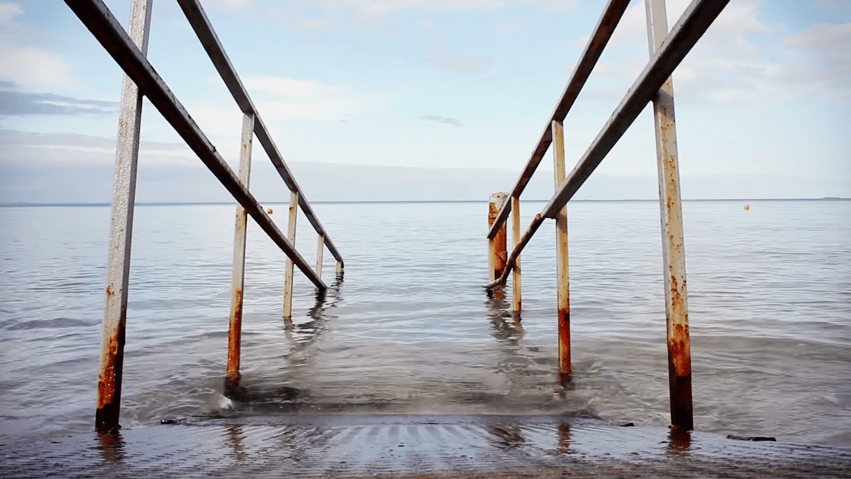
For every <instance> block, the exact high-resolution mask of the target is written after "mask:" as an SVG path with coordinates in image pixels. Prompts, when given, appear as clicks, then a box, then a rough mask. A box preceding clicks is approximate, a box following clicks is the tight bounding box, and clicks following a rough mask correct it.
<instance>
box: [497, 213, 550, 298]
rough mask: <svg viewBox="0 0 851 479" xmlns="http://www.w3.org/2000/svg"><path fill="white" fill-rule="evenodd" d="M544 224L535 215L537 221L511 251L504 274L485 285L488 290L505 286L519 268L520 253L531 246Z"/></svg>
mask: <svg viewBox="0 0 851 479" xmlns="http://www.w3.org/2000/svg"><path fill="white" fill-rule="evenodd" d="M543 222H544V218H543V217H542V216H541V215H535V219H533V220H532V223H531V224H530V225H529V229H528V230H526V233H524V234H523V237H522V238H520V242H519V243H517V246H515V247H514V250H513V251H511V256H509V257H508V261H507V262H506V263H505V269H504V270H503V271H502V274H501V275H500V276H499V278H497V279H496V280H494V281H493V282H492V283H489V284H487V285H485V289H486V290H488V291H490V290H492V289H494V288H495V287H497V286H500V285H503V284H505V281H506V280H507V279H508V274H509V273H510V272H511V271H512V270H513V269H514V267H515V266H517V260H518V258H520V253H521V252H522V251H523V248H525V247H526V245H527V244H529V240H531V239H532V236H534V235H535V232H536V231H538V228H540V227H541V224H542V223H543Z"/></svg>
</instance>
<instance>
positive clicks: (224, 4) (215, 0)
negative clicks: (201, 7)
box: [204, 0, 254, 10]
mask: <svg viewBox="0 0 851 479" xmlns="http://www.w3.org/2000/svg"><path fill="white" fill-rule="evenodd" d="M204 3H205V4H209V6H210V7H212V8H218V9H222V10H235V9H238V8H247V7H250V6H251V5H253V4H254V0H208V1H207V2H204Z"/></svg>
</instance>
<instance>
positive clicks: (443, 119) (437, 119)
mask: <svg viewBox="0 0 851 479" xmlns="http://www.w3.org/2000/svg"><path fill="white" fill-rule="evenodd" d="M420 120H425V121H428V122H431V123H437V124H439V125H450V126H455V127H463V126H464V124H463V123H461V122H460V121H458V119H457V118H452V117H449V116H438V115H423V116H421V117H420Z"/></svg>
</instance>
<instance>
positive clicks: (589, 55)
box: [488, 0, 629, 238]
mask: <svg viewBox="0 0 851 479" xmlns="http://www.w3.org/2000/svg"><path fill="white" fill-rule="evenodd" d="M628 4H629V0H610V1H609V4H608V5H607V6H606V10H605V11H604V12H603V15H602V16H601V17H600V20H599V21H598V22H597V26H596V27H595V28H594V34H593V35H592V36H591V39H590V40H588V43H587V44H586V45H585V50H584V51H583V52H582V56H581V57H580V60H579V63H577V64H576V68H574V69H573V74H572V75H571V76H570V80H569V81H568V82H567V86H566V87H565V89H564V93H562V95H561V99H560V100H559V102H558V105H556V107H555V110H553V114H552V115H550V119H549V120H547V124H546V126H544V131H543V133H541V137H540V139H539V140H538V144H537V145H536V146H535V149H534V150H533V151H532V156H531V157H530V158H529V161H528V162H527V163H526V167H525V168H524V169H523V172H522V173H520V178H518V179H517V183H516V184H515V186H514V189H512V190H511V196H512V197H516V198H519V197H520V195H521V194H522V193H523V190H524V189H526V185H528V184H529V180H531V179H532V174H534V173H535V170H536V169H537V168H538V165H539V164H540V163H541V159H542V158H543V157H544V154H545V153H546V152H547V149H548V148H549V147H550V143H552V129H551V124H552V122H553V121H559V122H561V121H563V120H564V119H565V117H566V116H567V113H568V112H569V111H570V109H571V107H573V104H574V103H575V102H576V98H577V97H578V96H579V92H581V91H582V87H583V86H585V82H586V81H587V80H588V77H589V76H590V75H591V71H592V70H593V69H594V65H596V64H597V60H599V59H600V55H601V54H602V53H603V50H604V49H605V48H606V45H607V44H608V43H609V39H610V38H611V37H612V33H614V31H615V27H617V25H618V23H619V22H620V20H621V17H623V14H624V11H626V7H627V5H628ZM509 212H510V207H509V206H508V205H506V206H505V207H503V208H502V209H501V210H500V212H499V214H498V215H497V217H496V220H495V221H494V224H493V226H492V227H491V230H490V231H489V232H488V238H493V237H494V235H496V232H497V231H498V230H499V228H501V227H502V224H503V223H505V221H506V220H507V219H508V214H509Z"/></svg>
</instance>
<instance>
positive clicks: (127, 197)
mask: <svg viewBox="0 0 851 479" xmlns="http://www.w3.org/2000/svg"><path fill="white" fill-rule="evenodd" d="M151 4H152V0H134V1H133V5H132V7H131V10H130V22H129V23H130V25H129V29H128V31H129V35H130V38H131V39H132V40H133V42H134V43H135V44H136V45H137V46H138V47H139V50H140V51H141V52H142V54H143V55H145V54H147V51H148V32H149V31H150V26H151ZM141 122H142V95H141V94H140V93H139V89H138V88H137V87H136V84H135V83H133V81H132V80H131V79H130V78H129V77H127V75H125V76H124V82H123V86H122V91H121V112H120V117H119V120H118V145H117V148H116V155H115V178H114V180H113V186H112V215H111V219H110V233H109V252H108V258H107V267H106V304H105V307H104V315H103V339H102V342H101V359H100V375H99V377H98V405H97V411H96V412H95V428H97V429H98V430H100V431H106V430H111V429H113V428H116V427H118V416H119V412H120V409H121V378H122V373H123V368H124V339H125V335H124V333H125V326H126V324H127V287H128V283H129V279H130V245H131V242H132V237H133V211H134V207H135V202H136V167H137V165H138V161H139V132H140V129H141Z"/></svg>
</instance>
